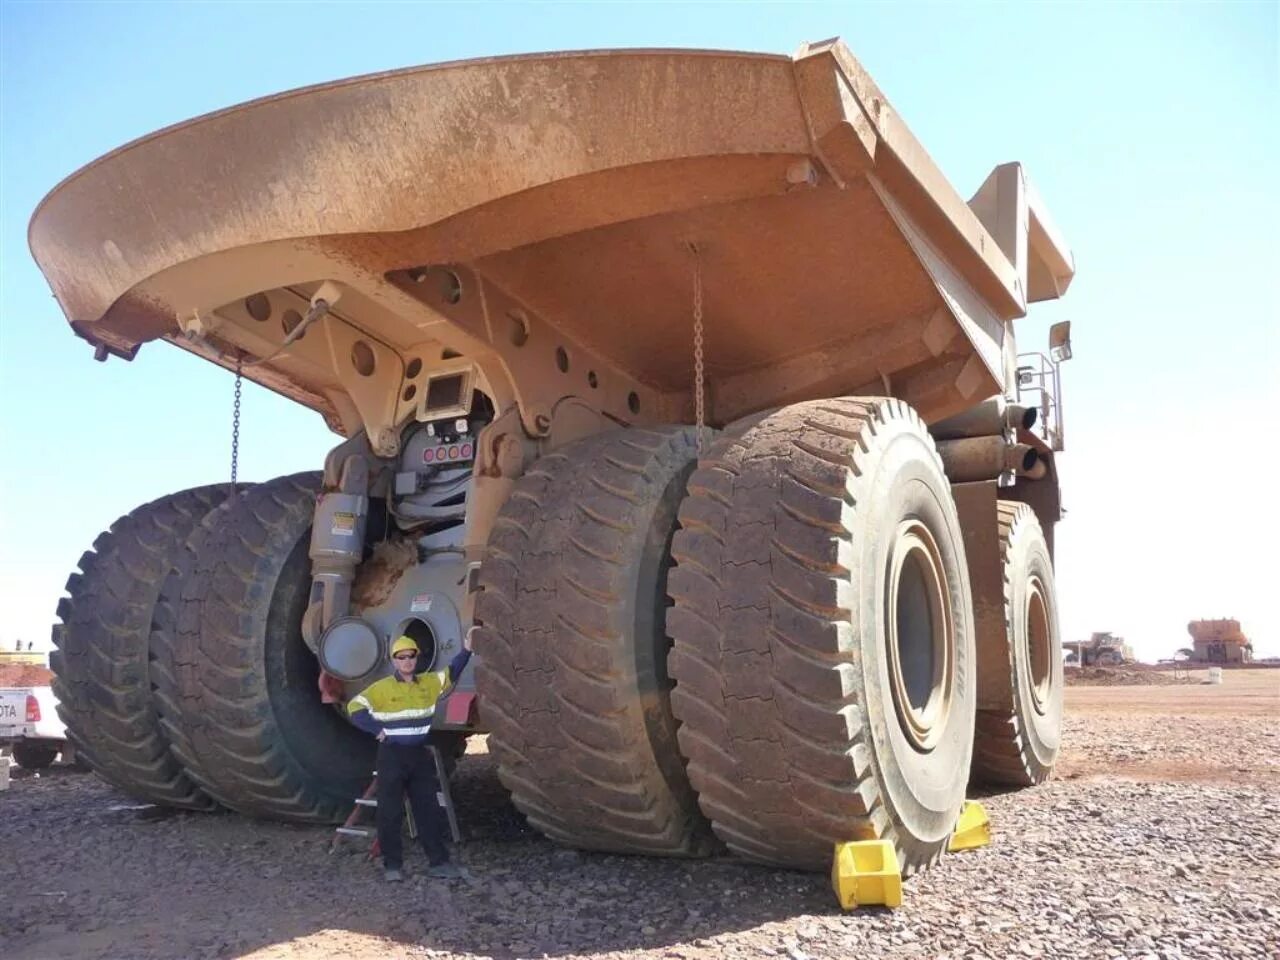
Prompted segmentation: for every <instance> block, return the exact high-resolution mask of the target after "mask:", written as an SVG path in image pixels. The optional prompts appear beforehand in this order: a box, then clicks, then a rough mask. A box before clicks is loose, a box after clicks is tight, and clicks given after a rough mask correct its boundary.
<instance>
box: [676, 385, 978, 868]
mask: <svg viewBox="0 0 1280 960" xmlns="http://www.w3.org/2000/svg"><path fill="white" fill-rule="evenodd" d="M672 553H673V556H674V558H675V561H676V564H677V565H676V567H675V569H674V570H672V571H671V576H670V579H669V586H670V593H671V597H672V599H673V600H674V601H675V607H674V609H672V610H671V611H670V612H669V614H668V618H667V622H668V628H669V630H670V633H671V636H672V637H673V638H674V640H675V645H674V648H673V650H672V653H671V658H670V668H671V675H672V677H673V678H674V679H675V681H676V686H675V689H674V690H673V691H672V697H671V700H672V708H673V709H674V711H675V715H676V717H677V718H678V719H679V720H680V721H681V722H682V724H683V726H681V728H680V734H679V736H680V745H681V748H682V750H683V752H684V754H685V756H686V757H688V759H689V777H690V779H691V780H692V782H693V786H694V788H695V789H696V790H697V791H698V799H699V803H700V804H701V806H702V810H703V812H704V813H705V814H706V815H707V816H708V818H710V820H711V822H712V824H713V826H714V829H715V831H716V833H717V834H718V835H719V836H720V838H721V839H722V840H724V842H725V843H726V844H728V846H729V847H730V848H731V849H732V850H733V851H735V852H736V853H738V854H741V855H742V856H745V857H748V858H750V859H752V860H758V861H761V862H764V863H770V864H778V865H782V866H789V867H800V868H803V869H814V870H818V869H826V868H827V867H828V866H829V864H830V862H831V849H832V845H833V844H834V843H837V842H840V841H846V840H860V839H873V838H880V837H884V838H888V839H891V840H892V841H893V842H894V844H895V846H896V847H897V850H898V854H899V858H900V861H901V862H902V864H903V866H904V869H905V870H906V871H907V872H911V871H914V870H917V869H919V868H920V867H922V866H924V865H925V864H928V863H930V862H931V861H933V860H935V859H936V858H937V857H938V856H940V855H941V852H942V850H943V849H944V848H945V846H946V843H947V839H948V837H949V836H950V833H951V831H952V829H953V827H954V825H955V822H956V818H957V816H958V815H959V812H960V808H961V806H962V804H963V802H964V792H965V786H966V783H967V781H968V773H969V761H970V754H971V752H972V746H973V723H974V703H975V685H974V673H973V664H974V636H973V626H972V618H973V614H972V600H971V596H970V589H969V579H968V569H967V566H966V562H965V554H964V544H963V541H962V539H961V534H960V525H959V520H958V517H957V513H956V508H955V504H954V503H953V501H952V499H951V488H950V485H949V484H948V482H947V479H946V477H945V476H944V474H943V471H942V464H941V462H940V461H939V459H938V455H937V453H936V452H935V449H934V446H933V442H932V440H930V438H929V435H928V433H927V431H926V430H925V427H924V425H923V423H921V421H920V419H919V418H918V417H917V416H916V414H915V413H914V411H912V410H911V408H910V407H908V406H907V405H906V404H903V403H901V402H900V401H897V400H886V399H878V398H868V399H852V398H841V399H833V400H825V401H814V402H809V403H800V404H795V405H793V406H789V407H786V408H783V409H781V410H778V411H776V412H774V413H772V414H770V415H768V416H766V417H763V418H761V419H759V420H758V421H756V422H754V423H751V424H749V425H747V427H746V428H745V429H743V430H741V431H740V432H738V433H735V434H732V435H727V436H725V437H723V438H722V439H721V440H719V441H718V442H717V443H716V444H715V445H714V446H713V447H712V448H711V450H710V451H709V453H708V454H707V455H706V456H705V457H704V458H703V459H702V460H701V461H700V463H699V468H698V470H697V471H696V472H695V473H694V474H693V476H692V478H691V479H690V481H689V495H688V497H687V498H686V500H685V502H684V504H683V506H682V507H681V510H680V530H679V531H678V532H677V533H676V536H675V540H674V542H673V546H672Z"/></svg>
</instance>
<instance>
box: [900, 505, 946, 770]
mask: <svg viewBox="0 0 1280 960" xmlns="http://www.w3.org/2000/svg"><path fill="white" fill-rule="evenodd" d="M943 570H944V567H943V564H942V557H941V554H940V552H939V550H938V545H937V542H936V541H935V540H934V538H933V534H931V533H930V532H929V530H928V528H927V527H925V526H924V524H922V523H921V522H919V521H918V520H914V519H911V520H905V521H903V522H902V523H901V524H899V526H898V530H897V533H896V535H895V537H894V542H893V546H892V548H891V551H890V556H889V579H888V596H887V598H886V599H887V602H888V610H887V616H886V617H885V622H886V623H887V624H888V626H889V629H888V631H887V636H886V638H885V640H886V643H887V647H888V655H889V680H890V686H891V688H892V691H893V703H894V708H895V710H896V712H897V716H898V723H899V726H900V728H901V730H902V732H903V734H904V735H905V736H906V738H907V740H908V741H909V742H910V743H911V745H912V746H913V747H915V749H917V750H919V751H921V752H925V751H928V750H931V749H932V748H933V747H934V745H935V744H936V743H937V741H938V739H939V737H940V736H941V735H942V731H943V730H944V729H945V728H946V725H947V716H948V714H949V713H950V711H951V699H952V671H953V664H954V663H955V629H954V624H953V620H952V616H951V603H950V599H949V595H948V591H947V589H946V576H945V574H944V573H943Z"/></svg>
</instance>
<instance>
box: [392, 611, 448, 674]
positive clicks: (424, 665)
mask: <svg viewBox="0 0 1280 960" xmlns="http://www.w3.org/2000/svg"><path fill="white" fill-rule="evenodd" d="M398 637H409V638H410V639H412V640H413V642H414V643H416V644H417V645H418V665H417V668H416V671H415V672H417V673H426V672H427V671H428V670H430V669H431V668H432V667H433V666H434V665H435V662H436V653H437V649H438V647H439V643H438V642H437V640H436V634H435V631H434V630H432V629H431V627H429V626H428V625H427V624H426V622H425V621H423V620H419V619H418V618H417V617H410V618H409V619H408V620H406V621H405V622H404V623H402V624H400V629H399V630H397V631H396V632H395V633H393V634H392V635H391V642H392V643H395V641H396V638H398Z"/></svg>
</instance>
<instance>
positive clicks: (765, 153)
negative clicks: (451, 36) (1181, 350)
mask: <svg viewBox="0 0 1280 960" xmlns="http://www.w3.org/2000/svg"><path fill="white" fill-rule="evenodd" d="M691 244H692V245H696V247H697V250H698V254H697V263H696V264H695V258H694V256H693V254H691V252H690V245H691ZM31 246H32V250H33V252H34V254H35V256H36V259H37V260H38V261H39V263H40V265H41V267H42V269H43V270H44V271H45V274H46V275H47V276H48V278H49V281H50V283H51V285H52V287H53V289H54V292H55V294H56V295H57V297H58V300H59V303H60V304H61V305H62V307H63V309H64V310H65V312H66V313H67V315H68V317H69V318H70V319H71V321H72V323H73V324H74V326H75V328H76V329H77V331H78V332H80V333H81V334H82V335H83V336H85V337H86V338H88V339H90V340H91V342H94V343H98V344H101V345H103V346H105V348H106V349H108V350H110V351H112V352H119V353H122V354H125V355H128V356H132V354H133V352H134V350H136V348H137V347H138V345H139V344H141V343H144V342H146V341H149V340H152V339H156V338H159V337H165V338H168V339H170V340H173V341H174V342H177V343H180V344H181V345H183V346H184V347H186V348H187V349H192V350H195V351H197V352H200V353H203V354H204V355H206V356H208V357H210V358H211V359H215V360H218V361H219V362H222V363H223V364H225V365H230V364H231V363H232V362H233V361H232V357H233V355H235V354H236V353H237V351H245V352H246V353H247V354H248V355H251V356H255V357H262V356H265V355H267V354H269V353H271V351H272V350H273V349H275V347H277V346H278V345H279V343H280V342H281V341H282V339H283V337H284V331H283V329H282V317H284V316H285V315H287V311H288V310H289V309H291V308H292V309H297V310H299V311H300V312H303V313H305V310H306V302H305V301H306V298H308V297H309V296H310V295H311V294H312V293H313V292H314V288H315V285H316V284H318V283H319V282H321V281H323V280H331V281H334V282H336V283H338V284H340V285H341V286H342V287H343V295H342V302H341V303H339V304H336V305H334V310H333V312H332V314H331V316H332V317H333V318H334V319H335V320H340V321H342V323H341V324H340V325H342V326H343V327H344V328H346V329H344V330H343V331H341V332H340V331H337V330H333V331H326V333H325V337H324V339H326V340H328V341H329V342H328V343H321V342H320V341H321V339H322V338H321V337H315V336H313V337H312V338H309V340H310V342H309V343H307V342H304V343H300V344H299V345H298V347H297V348H295V349H293V350H290V351H289V352H288V353H287V354H282V355H280V356H278V357H276V358H274V359H273V360H271V361H268V363H266V364H264V365H263V366H262V367H257V368H253V369H252V370H249V371H247V375H248V376H250V377H251V378H253V379H258V380H260V381H261V382H263V383H265V384H267V385H270V386H274V387H275V388H277V389H279V390H281V391H282V392H285V393H287V394H289V395H291V396H294V397H295V398H297V399H299V400H301V401H302V402H304V403H307V404H309V405H311V406H314V407H316V408H317V409H319V410H321V411H322V412H324V413H325V414H326V415H327V416H328V417H329V418H330V420H331V422H333V423H334V425H335V426H336V427H340V429H342V431H343V432H345V433H351V432H354V431H355V430H357V429H359V428H361V427H364V428H366V429H368V430H369V433H370V436H372V437H375V438H376V436H377V434H378V432H379V430H380V429H385V428H387V427H388V426H391V425H393V424H394V423H395V422H396V421H397V420H398V419H399V418H401V417H403V416H404V415H406V414H407V413H409V412H410V408H411V406H412V401H410V402H404V401H402V402H401V403H400V404H398V405H395V406H394V408H392V407H390V406H388V405H387V404H386V402H385V401H383V400H382V398H378V401H375V400H373V399H362V396H361V393H362V391H361V386H363V385H362V384H360V380H364V379H368V378H365V377H362V376H361V374H360V373H359V372H358V371H357V369H356V366H357V364H356V363H355V358H354V357H352V356H351V344H350V343H348V342H347V341H348V340H354V338H356V337H357V336H358V335H359V334H361V333H363V334H365V335H366V338H365V339H366V342H367V343H368V345H369V348H370V350H371V358H372V366H373V370H374V378H382V377H384V376H387V375H391V376H394V377H395V378H396V379H403V381H404V384H405V386H406V387H407V386H409V385H417V387H418V390H417V391H415V392H416V393H417V395H418V397H419V398H420V397H422V396H423V395H424V393H425V391H424V390H423V387H424V386H425V378H426V376H427V375H428V374H429V373H430V370H431V367H432V364H431V363H430V358H431V353H432V351H435V353H436V354H437V355H438V353H439V352H440V351H441V350H449V351H451V352H456V353H459V354H462V355H463V356H465V357H466V358H467V359H468V360H469V361H474V362H475V363H477V364H479V366H480V368H481V369H482V371H483V374H484V376H485V377H486V378H487V379H488V380H489V381H490V389H491V390H492V391H493V393H494V394H495V395H500V396H503V398H504V399H506V396H515V397H521V398H526V396H527V401H528V405H529V406H530V408H535V407H536V408H544V407H546V406H547V405H548V404H549V402H553V401H554V400H557V399H559V397H560V396H561V395H563V394H564V393H565V392H570V393H577V394H583V395H586V396H589V397H591V398H592V399H593V400H595V399H597V398H599V400H600V401H601V403H600V405H601V406H602V408H603V409H604V410H605V411H607V412H608V413H609V414H610V415H611V416H613V417H616V418H617V419H618V420H620V421H623V422H641V423H643V422H669V421H671V420H675V419H680V418H681V417H682V416H684V415H685V414H686V413H687V412H688V411H690V410H691V409H692V402H691V397H690V392H691V385H692V384H693V379H694V376H693V373H694V371H693V369H692V364H693V350H692V335H693V334H692V323H693V320H692V311H693V277H694V272H695V269H699V270H700V271H701V280H702V290H703V308H702V309H703V316H704V323H705V329H706V334H705V337H706V345H705V348H704V356H705V359H706V376H707V382H708V389H709V397H708V404H707V415H708V418H709V420H710V422H712V423H724V422H728V421H730V420H733V419H734V418H736V417H739V416H742V415H743V414H745V413H749V412H752V411H754V410H757V409H762V408H766V407H771V406H777V405H780V404H783V403H787V402H793V401H796V400H801V399H807V398H811V397H820V396H831V395H836V394H842V393H843V394H848V393H859V392H861V393H867V392H876V393H881V392H886V391H888V392H892V393H893V395H894V396H898V397H900V398H902V399H904V400H907V401H908V402H910V403H911V404H912V405H913V406H914V407H915V408H916V409H917V410H919V411H920V412H921V414H922V415H923V416H924V417H925V419H926V420H930V421H932V420H935V419H938V418H940V417H943V416H947V415H949V414H952V413H955V412H957V411H958V410H960V409H962V408H964V407H966V406H968V405H970V404H971V403H973V402H976V401H977V400H980V399H983V398H985V397H987V396H990V395H991V394H993V393H999V392H1001V390H1002V389H1003V386H1004V384H1006V383H1009V382H1012V377H1011V370H1010V369H1009V367H1010V365H1011V364H1012V362H1013V350H1012V337H1011V328H1010V326H1009V323H1010V321H1012V320H1014V319H1015V318H1017V317H1020V316H1022V315H1023V314H1024V313H1025V312H1026V305H1027V302H1028V301H1033V300H1042V299H1046V298H1052V297H1057V296H1059V295H1061V293H1062V292H1063V291H1064V290H1065V289H1066V286H1067V284H1068V283H1069V282H1070V280H1071V276H1072V272H1073V265H1072V260H1071V256H1070V254H1069V253H1068V252H1067V250H1066V248H1065V244H1064V243H1063V242H1062V240H1061V239H1060V237H1059V236H1058V235H1057V233H1056V231H1055V229H1054V227H1053V226H1052V224H1051V222H1050V221H1049V219H1048V217H1047V214H1046V212H1045V210H1044V208H1043V206H1042V205H1041V204H1040V203H1039V201H1038V199H1037V197H1036V194H1035V192H1034V191H1033V190H1032V189H1031V188H1030V187H1029V186H1028V185H1027V183H1026V179H1025V177H1024V176H1023V175H1022V174H1021V172H1020V170H1019V169H1018V168H1017V167H1006V168H1001V169H999V170H997V171H996V172H995V173H993V175H992V179H991V180H990V181H988V184H987V185H986V186H985V187H984V188H983V190H982V191H980V192H979V194H978V196H977V197H976V198H975V201H974V203H973V206H972V208H971V207H970V205H968V204H966V203H965V201H964V200H963V199H962V198H961V196H960V195H959V194H958V193H957V192H956V191H955V190H954V189H953V188H952V187H951V186H950V185H949V184H948V183H947V181H946V180H945V179H944V178H943V176H942V174H941V173H940V172H939V171H938V169H937V168H936V167H935V166H934V164H933V163H932V161H931V160H930V159H929V157H928V155H927V154H926V153H925V152H924V150H923V148H922V147H921V146H920V144H919V143H918V141H916V139H915V138H914V137H913V136H912V135H911V133H910V131H909V130H908V129H907V128H906V126H905V125H904V124H903V122H902V120H901V119H900V118H899V117H898V115H897V114H896V113H895V112H894V110H893V108H892V107H891V106H890V105H889V103H888V101H887V100H886V99H885V97H884V95H883V94H882V93H881V92H880V91H879V89H878V88H877V87H876V86H875V84H874V83H873V82H872V81H871V79H870V78H869V77H868V76H867V74H866V73H865V71H864V70H863V69H862V68H861V66H860V65H859V64H858V63H857V61H856V60H854V58H853V57H852V56H851V55H850V54H849V52H848V50H847V49H846V48H845V47H844V46H843V45H842V44H840V43H838V42H830V43H822V44H814V45H806V46H805V47H802V48H801V49H800V51H799V52H798V53H797V55H796V57H795V58H788V57H779V56H762V55H749V54H727V53H710V52H668V51H635V52H629V51H628V52H606V53H582V54H557V55H546V56H531V57H516V58H509V59H499V60H482V61H470V62H464V63H457V64H446V65H442V66H435V67H425V68H420V69H414V70H405V71H399V72H395V73H389V74H382V75H377V76H371V77H365V78H360V79H356V80H352V81H346V82H342V83H336V84H330V85H326V86H322V87H315V88H310V89H307V90H302V91H297V92H294V93H289V94H284V95H280V96H276V97H271V98H267V99H264V100H260V101H256V102H254V103H251V104H248V105H245V106H241V107H236V108H233V109H230V110H227V111H223V112H221V113H216V114H211V115H209V116H206V117H203V118H200V119H198V120H193V121H190V122H188V123H185V124H182V125H179V126H177V127H173V128H170V129H168V130H165V131H162V132H160V133H158V134H155V135H153V136H151V137H147V138H145V139H143V140H140V141H137V142H135V143H133V144H130V145H129V146H127V147H124V148H122V149H120V150H118V151H116V152H115V153H112V154H110V155H108V156H106V157H104V158H102V159H101V160H98V161H97V162H95V163H93V164H91V165H90V166H88V167H86V168H85V169H83V170H81V171H80V172H79V173H77V174H75V175H73V176H72V177H70V178H69V179H68V180H67V181H65V182H64V183H63V184H61V185H60V186H59V187H57V188H56V189H55V190H54V191H53V192H52V193H51V194H50V195H49V197H48V198H47V199H46V200H45V202H44V203H43V204H42V205H41V207H40V208H39V210H37V212H36V214H35V216H34V218H33V220H32V224H31ZM440 265H445V266H447V267H448V270H449V271H450V272H451V274H452V275H453V277H456V280H454V279H453V278H452V277H449V276H443V275H442V276H440V277H433V278H432V280H428V281H427V282H423V283H418V282H415V277H418V276H420V273H419V272H421V271H424V270H426V268H430V267H432V266H440ZM433 281H435V282H433ZM255 295H264V296H266V297H267V298H268V301H269V306H270V309H267V308H266V307H263V306H262V305H261V301H260V300H259V301H254V300H248V299H247V298H250V297H254V296H255ZM255 304H257V305H258V310H255V311H254V313H252V314H251V313H250V311H249V309H247V308H252V307H254V306H255ZM259 311H260V312H259ZM254 316H261V317H263V318H265V319H263V320H262V321H257V320H255V319H253V317H254ZM197 317H198V318H200V322H201V324H202V326H201V327H200V329H204V330H209V332H210V333H209V336H208V337H206V338H205V339H204V340H203V341H201V342H193V341H190V340H187V339H185V338H183V337H182V336H180V333H179V323H181V322H185V321H189V320H192V319H193V318H197ZM513 317H514V318H515V319H513ZM330 325H331V326H337V325H339V324H334V323H332V322H331V324H330ZM344 334H346V335H345V336H344ZM333 347H337V348H338V349H336V350H335V349H333ZM561 348H563V350H564V351H565V353H566V354H567V360H568V366H569V369H568V371H567V373H564V374H561V373H560V372H559V370H558V369H557V367H556V366H555V363H556V359H557V353H556V351H557V350H559V349H561ZM418 356H422V357H426V358H428V359H427V362H426V364H425V365H422V366H421V372H420V373H419V375H418V376H417V377H410V376H407V375H406V373H405V365H406V364H407V363H408V362H409V361H410V360H411V359H413V358H414V357H418ZM364 366H365V368H367V366H368V363H367V362H366V364H365V365H364ZM388 371H391V372H390V373H388ZM591 373H594V374H595V376H594V377H590V374H591ZM547 379H550V380H551V384H549V385H547V386H545V387H544V381H545V380H547ZM592 383H594V384H596V385H595V386H592V385H591V384H592ZM886 384H887V387H886ZM342 394H346V396H345V397H343V396H342ZM632 394H634V395H635V397H636V400H635V401H631V403H630V405H629V403H628V401H629V399H630V397H631V395H632ZM379 401H381V402H379ZM637 401H638V402H637ZM632 406H637V407H638V410H632V409H630V407H632ZM352 407H354V408H355V409H352ZM540 412H543V413H545V410H541V411H540ZM535 419H536V413H533V414H531V415H526V421H527V422H528V423H529V424H530V425H532V423H533V421H534V420H535Z"/></svg>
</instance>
